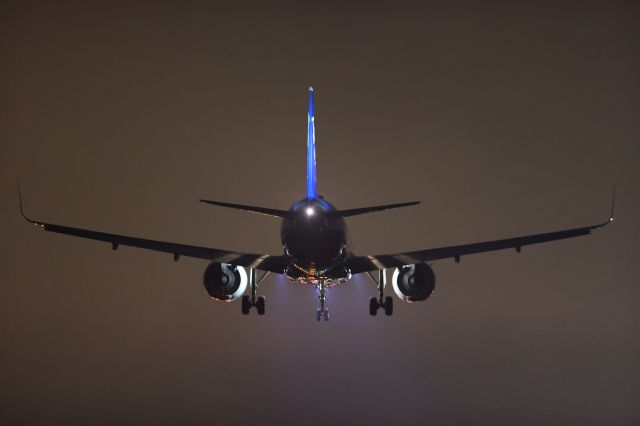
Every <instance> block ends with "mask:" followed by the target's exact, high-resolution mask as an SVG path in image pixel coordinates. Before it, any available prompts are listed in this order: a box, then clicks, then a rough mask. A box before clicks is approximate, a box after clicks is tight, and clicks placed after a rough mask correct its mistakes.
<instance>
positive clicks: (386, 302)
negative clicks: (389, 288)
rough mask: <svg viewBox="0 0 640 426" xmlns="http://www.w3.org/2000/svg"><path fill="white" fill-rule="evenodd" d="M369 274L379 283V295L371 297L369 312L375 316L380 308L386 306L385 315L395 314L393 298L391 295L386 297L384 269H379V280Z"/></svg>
mask: <svg viewBox="0 0 640 426" xmlns="http://www.w3.org/2000/svg"><path fill="white" fill-rule="evenodd" d="M369 276H370V277H371V279H372V280H373V281H374V282H375V283H376V284H377V285H378V297H377V298H376V297H372V298H371V299H369V314H371V315H372V316H375V315H377V314H378V309H380V308H384V313H385V315H387V316H390V315H393V298H392V297H391V296H387V297H384V285H385V284H386V283H387V277H386V275H385V273H384V269H381V270H379V271H378V279H377V280H376V279H375V278H374V277H373V275H371V274H370V273H369Z"/></svg>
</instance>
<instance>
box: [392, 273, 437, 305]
mask: <svg viewBox="0 0 640 426" xmlns="http://www.w3.org/2000/svg"><path fill="white" fill-rule="evenodd" d="M392 283H393V291H395V292H396V295H397V296H398V297H399V298H400V299H402V300H404V301H405V302H421V301H423V300H426V299H427V298H428V297H429V296H431V293H433V290H434V289H435V288H436V274H435V273H434V272H433V269H431V267H430V266H429V265H427V264H426V263H417V264H415V265H407V266H403V267H401V268H396V270H395V271H394V272H393V279H392Z"/></svg>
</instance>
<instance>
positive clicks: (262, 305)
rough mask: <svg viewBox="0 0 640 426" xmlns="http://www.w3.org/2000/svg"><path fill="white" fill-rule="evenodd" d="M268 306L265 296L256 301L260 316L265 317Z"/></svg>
mask: <svg viewBox="0 0 640 426" xmlns="http://www.w3.org/2000/svg"><path fill="white" fill-rule="evenodd" d="M266 304H267V301H266V300H265V298H264V296H260V297H258V300H257V301H256V309H257V310H258V315H264V310H265V307H266Z"/></svg>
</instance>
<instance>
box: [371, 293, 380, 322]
mask: <svg viewBox="0 0 640 426" xmlns="http://www.w3.org/2000/svg"><path fill="white" fill-rule="evenodd" d="M378 308H380V304H379V303H378V299H376V298H375V297H372V298H371V299H369V314H371V316H374V317H375V316H376V314H377V313H378Z"/></svg>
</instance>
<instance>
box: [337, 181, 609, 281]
mask: <svg viewBox="0 0 640 426" xmlns="http://www.w3.org/2000/svg"><path fill="white" fill-rule="evenodd" d="M614 201H615V193H614V199H613V200H612V203H611V214H610V216H609V219H607V220H606V221H605V222H602V223H599V224H597V225H591V226H585V227H582V228H573V229H565V230H561V231H555V232H547V233H543V234H533V235H526V236H523V237H515V238H506V239H502V240H495V241H484V242H480V243H473V244H462V245H457V246H448V247H438V248H432V249H427V250H416V251H410V252H406V253H397V254H386V255H377V256H353V257H351V258H348V259H347V261H346V266H347V268H349V269H350V270H351V273H352V274H359V273H361V272H370V271H375V270H380V269H385V268H398V267H401V266H404V265H411V264H416V263H421V262H431V261H434V260H440V259H447V258H453V259H455V260H456V261H457V262H458V261H460V258H461V257H462V256H466V255H469V254H475V253H484V252H489V251H495V250H503V249H515V250H516V251H517V252H520V250H521V248H522V246H528V245H531V244H539V243H545V242H548V241H556V240H562V239H566V238H573V237H579V236H581V235H588V234H590V233H591V232H592V231H594V230H596V229H599V228H602V227H604V226H606V225H608V224H609V223H611V222H613V203H614Z"/></svg>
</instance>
